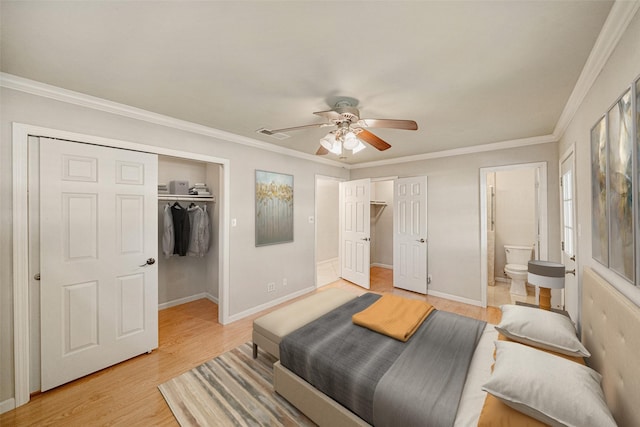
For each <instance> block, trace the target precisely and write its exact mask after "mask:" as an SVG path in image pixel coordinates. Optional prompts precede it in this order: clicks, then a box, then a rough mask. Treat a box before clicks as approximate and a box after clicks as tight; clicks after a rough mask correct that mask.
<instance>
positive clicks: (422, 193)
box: [393, 176, 427, 294]
mask: <svg viewBox="0 0 640 427" xmlns="http://www.w3.org/2000/svg"><path fill="white" fill-rule="evenodd" d="M393 200H394V205H395V206H394V208H393V286H395V287H396V288H402V289H406V290H409V291H413V292H419V293H421V294H426V293H427V177H426V176H418V177H411V178H399V179H396V181H395V183H394V194H393Z"/></svg>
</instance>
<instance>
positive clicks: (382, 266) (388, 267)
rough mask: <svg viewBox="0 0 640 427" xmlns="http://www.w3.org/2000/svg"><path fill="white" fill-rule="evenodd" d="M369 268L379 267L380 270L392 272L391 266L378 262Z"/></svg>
mask: <svg viewBox="0 0 640 427" xmlns="http://www.w3.org/2000/svg"><path fill="white" fill-rule="evenodd" d="M371 267H380V268H386V269H388V270H393V265H389V264H380V263H379V262H372V263H371Z"/></svg>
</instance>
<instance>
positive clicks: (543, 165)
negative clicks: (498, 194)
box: [480, 162, 549, 307]
mask: <svg viewBox="0 0 640 427" xmlns="http://www.w3.org/2000/svg"><path fill="white" fill-rule="evenodd" d="M532 168H537V169H539V170H540V186H539V188H538V195H539V197H538V199H539V206H538V209H539V215H540V217H539V221H540V248H539V254H540V255H539V257H540V259H542V260H547V259H548V257H549V225H548V220H547V216H548V212H547V198H548V194H547V162H535V163H520V164H515V165H506V166H494V167H486V168H480V304H481V307H486V306H487V287H488V286H489V283H488V282H489V280H488V272H487V174H488V173H490V172H502V171H508V170H516V169H532ZM496 280H498V278H496Z"/></svg>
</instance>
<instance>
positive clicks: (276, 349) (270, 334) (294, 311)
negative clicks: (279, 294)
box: [253, 288, 358, 359]
mask: <svg viewBox="0 0 640 427" xmlns="http://www.w3.org/2000/svg"><path fill="white" fill-rule="evenodd" d="M357 296H358V295H356V294H355V293H353V292H349V291H347V290H344V289H338V288H331V289H327V290H324V291H321V292H318V293H316V294H313V295H311V296H309V297H307V298H304V299H301V300H300V301H296V302H294V303H292V304H289V305H286V306H284V307H282V308H279V309H278V310H276V311H272V312H271V313H269V314H265V315H264V316H262V317H259V318H257V319H256V320H254V321H253V358H254V359H255V358H256V357H258V346H260V347H261V348H262V349H264V350H265V351H266V352H268V353H270V354H272V355H274V356H275V357H277V358H278V359H280V341H281V340H282V338H283V337H284V336H285V335H287V334H290V333H291V332H293V331H295V330H296V329H299V328H301V327H302V326H304V325H306V324H307V323H309V322H311V321H313V320H316V319H317V318H319V317H321V316H322V315H323V314H326V313H328V312H330V311H331V310H333V309H334V308H337V307H339V306H341V305H342V304H344V303H346V302H348V301H351V300H352V299H354V298H356V297H357Z"/></svg>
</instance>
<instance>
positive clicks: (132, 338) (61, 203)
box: [40, 138, 158, 391]
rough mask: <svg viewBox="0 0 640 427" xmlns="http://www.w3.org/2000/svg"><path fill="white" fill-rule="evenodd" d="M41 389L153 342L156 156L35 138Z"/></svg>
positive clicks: (123, 357)
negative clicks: (37, 149)
mask: <svg viewBox="0 0 640 427" xmlns="http://www.w3.org/2000/svg"><path fill="white" fill-rule="evenodd" d="M40 159H41V161H40V238H41V244H40V263H41V269H40V272H41V282H40V283H41V285H40V310H41V322H40V323H41V326H40V327H41V368H42V387H41V388H42V391H45V390H48V389H51V388H53V387H56V386H58V385H61V384H64V383H66V382H69V381H71V380H74V379H76V378H79V377H82V376H84V375H87V374H90V373H92V372H95V371H98V370H100V369H103V368H106V367H107V366H111V365H113V364H116V363H118V362H121V361H123V360H126V359H129V358H131V357H133V356H137V355H139V354H141V353H145V352H148V351H151V350H153V349H154V348H157V347H158V268H157V267H158V266H157V264H155V259H156V258H157V251H158V249H157V248H158V245H157V216H156V215H157V206H156V204H157V180H158V172H157V170H158V166H157V165H158V160H157V156H156V155H153V154H147V153H139V152H134V151H127V150H119V149H114V148H106V147H99V146H95V145H88V144H80V143H74V142H67V141H59V140H50V139H46V138H42V139H41V140H40Z"/></svg>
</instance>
